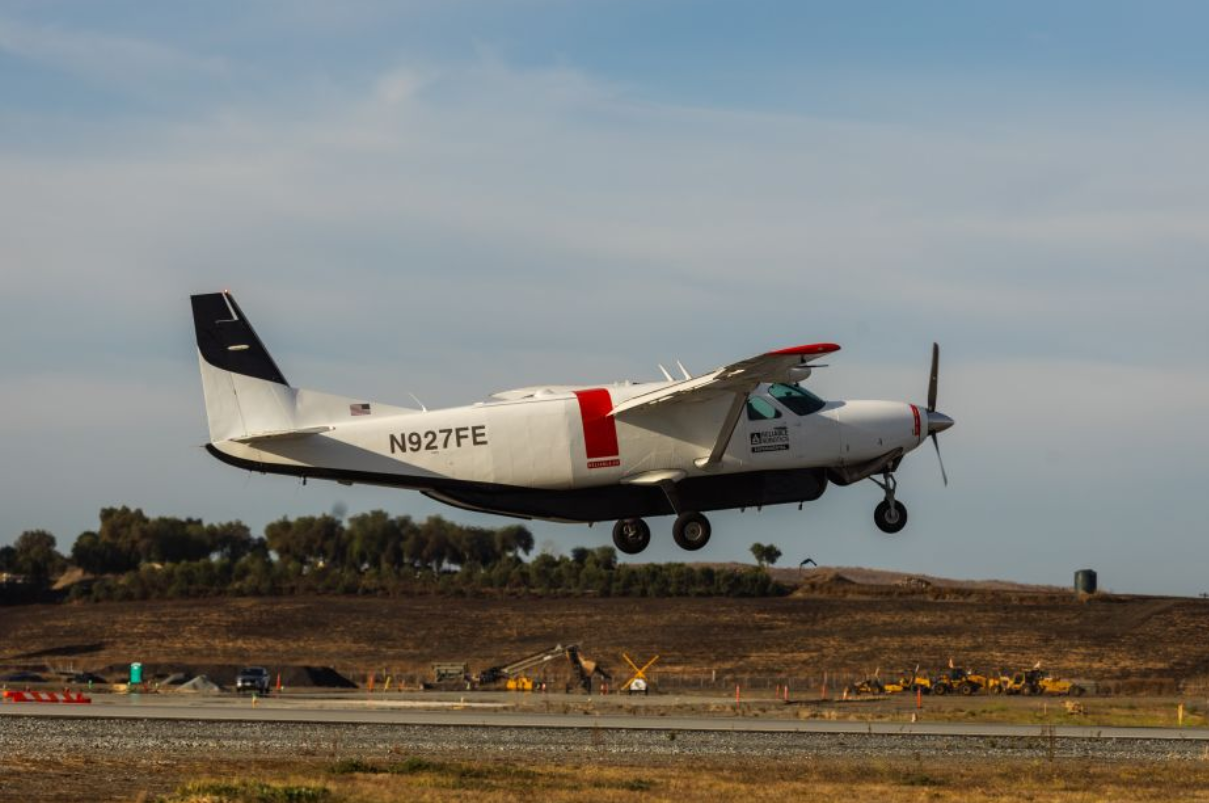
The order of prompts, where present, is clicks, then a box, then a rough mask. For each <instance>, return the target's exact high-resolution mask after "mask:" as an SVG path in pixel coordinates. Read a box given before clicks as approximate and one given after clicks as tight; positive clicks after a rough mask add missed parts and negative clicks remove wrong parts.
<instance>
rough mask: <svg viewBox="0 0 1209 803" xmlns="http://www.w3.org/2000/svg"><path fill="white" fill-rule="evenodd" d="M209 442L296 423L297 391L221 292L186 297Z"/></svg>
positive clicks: (284, 428)
mask: <svg viewBox="0 0 1209 803" xmlns="http://www.w3.org/2000/svg"><path fill="white" fill-rule="evenodd" d="M191 300H192V302H193V326H194V329H195V330H196V332H197V351H198V357H199V359H200V362H201V376H202V391H203V393H204V394H205V397H206V418H207V420H208V422H209V425H210V440H211V442H215V443H217V442H219V441H225V440H235V439H240V438H245V437H247V436H249V435H254V434H256V433H262V432H284V431H288V430H292V429H295V428H296V421H295V417H296V415H295V413H296V409H297V404H296V394H297V391H296V390H295V389H294V388H292V387H290V386H289V383H288V382H286V380H285V376H284V375H282V373H281V369H280V368H278V367H277V363H275V362H274V361H273V358H272V357H271V356H270V355H269V351H268V349H266V348H265V346H264V343H262V342H261V341H260V338H259V337H257V335H256V330H255V329H253V328H252V324H251V323H250V322H249V321H248V319H247V318H246V317H245V316H244V314H243V310H241V309H240V308H239V304H237V303H236V302H235V298H234V297H233V296H232V295H231V294H230V293H227V292H222V293H207V294H205V295H197V296H193V297H192V299H191Z"/></svg>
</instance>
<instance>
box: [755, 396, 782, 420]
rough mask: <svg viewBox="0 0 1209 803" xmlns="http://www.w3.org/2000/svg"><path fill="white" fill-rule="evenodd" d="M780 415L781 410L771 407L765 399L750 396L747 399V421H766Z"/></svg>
mask: <svg viewBox="0 0 1209 803" xmlns="http://www.w3.org/2000/svg"><path fill="white" fill-rule="evenodd" d="M780 417H781V411H780V410H778V409H777V408H776V407H773V406H772V404H771V403H770V402H769V401H768V400H767V399H761V398H760V397H759V396H752V397H751V398H750V399H748V400H747V420H748V421H768V420H769V419H772V418H780Z"/></svg>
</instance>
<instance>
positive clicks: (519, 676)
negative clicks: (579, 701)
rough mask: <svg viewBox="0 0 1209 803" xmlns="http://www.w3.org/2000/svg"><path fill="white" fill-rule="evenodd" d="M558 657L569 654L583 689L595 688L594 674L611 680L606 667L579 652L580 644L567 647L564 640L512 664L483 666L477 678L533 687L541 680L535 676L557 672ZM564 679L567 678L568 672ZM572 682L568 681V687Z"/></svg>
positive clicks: (512, 688) (520, 688) (510, 688)
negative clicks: (563, 642)
mask: <svg viewBox="0 0 1209 803" xmlns="http://www.w3.org/2000/svg"><path fill="white" fill-rule="evenodd" d="M559 658H566V660H567V661H568V662H569V664H570V667H571V676H572V679H573V681H574V683H576V684H578V685H579V686H580V687H581V688H583V689H584V691H587V692H591V691H592V678H593V676H596V675H599V676H600V677H602V678H604V679H606V680H611V679H612V676H611V675H610V674H609V673H608V672H607V671H605V670H604V669H603V668H602V667H601V666H600V664H598V663H597V662H596V661H593V660H591V659H590V658H587V657H586V656H584V654H583V653H582V652H580V649H579V645H578V644H571V645H569V646H566V647H564V646H563V645H561V644H556V645H555V646H553V647H551V648H549V649H546V650H541V651H540V652H535V653H532V654H530V655H526V656H525V657H524V658H521V659H520V660H518V661H513V662H512V663H510V664H505V665H503V666H493V667H490V668H488V669H484V670H483V671H482V672H480V673H479V674H478V677H477V678H475V681H476V682H477V683H478V684H479V685H480V686H490V685H492V684H495V683H499V682H500V681H504V687H505V688H506V689H507V690H508V691H533V689H534V688H535V680H536V684H540V683H541V682H542V681H541V680H540V679H538V678H537V677H535V676H543V675H552V674H558V672H557V671H556V670H555V669H554V663H552V662H557V661H558V659H559ZM563 679H564V680H565V679H566V676H565V674H564V675H563ZM569 688H570V686H569V685H568V689H569Z"/></svg>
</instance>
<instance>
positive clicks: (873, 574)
mask: <svg viewBox="0 0 1209 803" xmlns="http://www.w3.org/2000/svg"><path fill="white" fill-rule="evenodd" d="M733 565H734V566H736V567H737V566H739V564H733ZM769 573H770V574H771V575H772V578H773V579H774V580H776V581H778V582H781V583H785V584H786V585H797V586H800V585H806V584H811V583H820V579H819V578H827V577H832V576H841V577H843V578H845V579H846V580H849V581H851V582H852V583H854V584H856V585H861V586H874V587H884V588H894V589H898V590H902V589H912V588H913V589H918V590H925V589H930V588H941V589H955V590H964V591H1009V592H1013V593H1026V594H1027V593H1033V594H1056V593H1063V592H1066V591H1067V590H1068V589H1065V588H1059V587H1058V586H1042V585H1030V584H1028V583H1013V582H1010V581H1008V580H956V579H953V578H949V577H933V576H932V575H928V574H911V573H908V572H896V571H888V570H885V569H867V568H864V567H861V566H821V567H819V568H814V569H790V568H784V569H769Z"/></svg>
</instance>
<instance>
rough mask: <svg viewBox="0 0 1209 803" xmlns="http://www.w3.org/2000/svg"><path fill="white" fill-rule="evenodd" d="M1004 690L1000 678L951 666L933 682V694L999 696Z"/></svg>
mask: <svg viewBox="0 0 1209 803" xmlns="http://www.w3.org/2000/svg"><path fill="white" fill-rule="evenodd" d="M1002 690H1003V686H1002V684H1001V683H1000V678H997V677H991V676H988V675H981V674H979V673H977V672H974V671H973V670H970V669H964V668H960V667H953V666H950V667H949V668H948V669H947V670H945V672H944V674H942V675H941V676H940V677H938V678H936V679H935V680H933V681H932V693H933V694H964V695H967V696H969V695H971V694H987V693H992V694H998V693H999V692H1001V691H1002Z"/></svg>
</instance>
